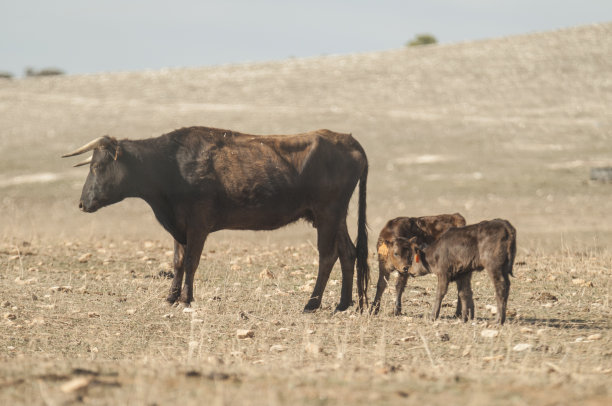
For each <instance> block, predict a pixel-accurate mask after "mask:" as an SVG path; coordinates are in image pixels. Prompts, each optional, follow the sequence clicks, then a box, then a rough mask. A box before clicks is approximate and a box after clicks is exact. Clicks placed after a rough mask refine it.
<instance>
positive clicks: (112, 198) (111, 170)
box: [62, 135, 127, 213]
mask: <svg viewBox="0 0 612 406" xmlns="http://www.w3.org/2000/svg"><path fill="white" fill-rule="evenodd" d="M87 151H93V155H92V156H91V157H89V158H87V159H86V160H84V161H82V162H80V163H78V164H76V165H74V166H82V165H87V164H89V165H90V166H89V174H88V175H87V180H85V185H84V186H83V192H82V193H81V200H80V202H79V208H80V209H81V210H83V211H84V212H87V213H93V212H94V211H96V210H98V209H100V208H102V207H104V206H108V205H110V204H113V203H117V202H119V201H121V200H123V199H124V198H125V196H124V194H123V193H122V190H123V189H124V187H123V186H124V183H125V180H126V177H127V168H126V167H125V164H124V163H123V162H122V160H121V156H122V150H121V147H120V145H119V142H118V141H117V140H116V139H114V138H111V137H109V136H107V135H105V136H104V137H100V138H97V139H95V140H93V141H91V142H90V143H88V144H85V145H83V146H82V147H81V148H78V149H76V150H75V151H73V152H71V153H69V154H66V155H62V158H66V157H69V156H74V155H79V154H83V153H85V152H87Z"/></svg>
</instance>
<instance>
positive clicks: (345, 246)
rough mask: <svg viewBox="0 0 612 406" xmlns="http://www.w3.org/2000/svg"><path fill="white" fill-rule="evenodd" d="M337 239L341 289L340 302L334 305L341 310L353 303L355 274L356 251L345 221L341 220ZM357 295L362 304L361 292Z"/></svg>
mask: <svg viewBox="0 0 612 406" xmlns="http://www.w3.org/2000/svg"><path fill="white" fill-rule="evenodd" d="M337 241H338V243H337V245H338V247H337V249H338V256H339V257H340V266H341V268H342V291H341V293H340V303H339V304H338V306H337V307H336V311H337V312H341V311H344V310H346V309H348V307H349V306H351V305H352V304H353V275H354V274H355V259H356V257H357V251H356V249H355V245H354V244H353V242H352V241H351V237H350V236H349V233H348V229H347V227H346V221H343V222H342V225H341V226H340V229H339V230H338V238H337ZM359 295H360V304H361V305H363V304H362V303H361V298H362V297H363V292H359ZM361 310H363V309H361Z"/></svg>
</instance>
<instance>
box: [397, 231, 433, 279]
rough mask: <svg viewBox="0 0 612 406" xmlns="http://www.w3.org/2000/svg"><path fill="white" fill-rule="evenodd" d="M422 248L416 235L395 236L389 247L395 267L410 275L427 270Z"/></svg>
mask: <svg viewBox="0 0 612 406" xmlns="http://www.w3.org/2000/svg"><path fill="white" fill-rule="evenodd" d="M423 248H424V247H423V245H422V244H421V243H420V242H419V240H418V238H417V237H412V238H404V237H396V238H395V239H394V241H393V244H392V249H391V251H392V252H391V254H392V255H391V256H392V257H393V259H392V262H393V264H394V266H395V269H397V270H399V271H400V272H403V273H407V274H408V275H410V276H422V275H426V274H428V273H429V270H428V269H427V267H425V266H424V261H425V260H426V259H425V254H424V253H423Z"/></svg>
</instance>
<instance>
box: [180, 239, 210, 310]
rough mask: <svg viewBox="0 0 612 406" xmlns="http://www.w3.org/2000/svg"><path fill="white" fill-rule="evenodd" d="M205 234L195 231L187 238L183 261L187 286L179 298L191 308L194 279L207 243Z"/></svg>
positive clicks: (185, 285) (184, 286)
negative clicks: (205, 242)
mask: <svg viewBox="0 0 612 406" xmlns="http://www.w3.org/2000/svg"><path fill="white" fill-rule="evenodd" d="M206 236H207V234H205V233H204V232H199V230H196V231H194V232H193V233H192V234H190V235H188V236H187V244H186V245H185V257H184V259H183V269H184V270H185V284H184V285H183V289H182V291H181V296H180V297H179V302H181V303H183V304H185V305H187V306H189V304H191V302H192V301H193V279H194V275H195V272H196V270H197V269H198V265H199V264H200V256H201V255H202V249H203V248H204V241H206Z"/></svg>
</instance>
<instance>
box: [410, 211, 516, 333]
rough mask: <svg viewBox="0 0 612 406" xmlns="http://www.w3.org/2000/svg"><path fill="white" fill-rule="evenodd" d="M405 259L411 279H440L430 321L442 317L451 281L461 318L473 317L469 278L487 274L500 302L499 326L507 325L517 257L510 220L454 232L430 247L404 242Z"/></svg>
mask: <svg viewBox="0 0 612 406" xmlns="http://www.w3.org/2000/svg"><path fill="white" fill-rule="evenodd" d="M402 247H403V249H404V252H403V255H402V259H403V264H404V266H407V267H409V269H408V273H409V274H410V275H411V276H421V275H426V274H428V273H432V272H433V273H434V274H436V276H437V277H438V290H437V294H436V300H435V302H434V306H433V311H432V314H431V318H432V319H433V320H435V319H437V318H438V316H439V315H440V306H441V304H442V298H444V295H445V294H446V291H447V289H448V283H449V282H450V281H456V282H457V287H458V288H459V300H460V301H461V309H462V317H463V320H464V321H467V318H468V314H469V313H470V312H471V315H472V317H473V314H474V301H473V299H472V289H471V288H470V286H469V285H470V284H469V279H468V278H469V275H471V273H472V272H473V271H482V270H483V269H486V270H487V273H488V274H489V277H490V278H491V281H492V282H493V285H494V286H495V297H496V298H497V320H496V321H497V322H498V323H499V324H504V321H506V305H507V303H508V294H509V293H510V277H509V275H512V266H513V264H514V256H515V254H516V230H515V229H514V227H513V226H512V224H510V222H508V221H507V220H502V219H495V220H490V221H483V222H480V223H478V224H473V225H469V226H466V227H459V228H451V229H449V230H448V231H446V232H445V233H444V234H442V235H441V236H440V237H439V238H438V239H437V240H436V241H434V242H433V243H431V244H427V243H424V244H423V243H422V242H421V241H419V239H418V237H413V238H411V239H410V240H408V241H406V240H404V241H402Z"/></svg>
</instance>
